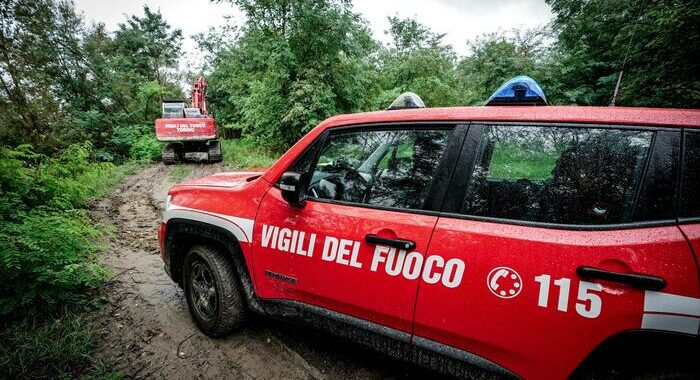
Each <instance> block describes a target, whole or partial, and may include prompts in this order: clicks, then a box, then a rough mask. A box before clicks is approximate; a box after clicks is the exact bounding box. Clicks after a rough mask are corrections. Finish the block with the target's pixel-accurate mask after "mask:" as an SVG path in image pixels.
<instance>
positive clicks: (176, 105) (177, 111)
mask: <svg viewBox="0 0 700 380" xmlns="http://www.w3.org/2000/svg"><path fill="white" fill-rule="evenodd" d="M184 111H185V102H184V101H182V100H167V99H165V100H163V117H162V118H163V119H178V118H183V117H185V112H184Z"/></svg>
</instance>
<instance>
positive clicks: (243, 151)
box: [221, 139, 279, 169]
mask: <svg viewBox="0 0 700 380" xmlns="http://www.w3.org/2000/svg"><path fill="white" fill-rule="evenodd" d="M221 149H222V151H223V154H224V164H226V165H227V166H230V167H232V168H234V169H260V168H267V167H269V166H270V165H272V164H273V163H274V162H275V160H277V158H278V157H279V153H276V151H274V150H271V149H269V148H266V147H264V146H261V145H260V144H259V143H257V142H256V141H255V140H253V139H237V140H222V141H221Z"/></svg>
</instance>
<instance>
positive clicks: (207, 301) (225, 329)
mask: <svg viewBox="0 0 700 380" xmlns="http://www.w3.org/2000/svg"><path fill="white" fill-rule="evenodd" d="M184 264H185V267H184V271H183V275H184V285H185V286H184V288H185V298H186V299H187V306H188V307H189V309H190V314H191V315H192V318H193V319H194V321H195V323H196V324H197V327H199V329H200V330H202V332H204V333H205V334H207V335H208V336H211V337H219V336H223V335H226V334H228V333H230V332H231V331H232V330H233V329H235V328H236V327H238V326H240V325H241V324H242V323H243V322H244V320H245V317H246V311H247V310H246V305H245V302H244V300H243V293H242V292H241V286H240V282H239V281H238V279H237V274H236V270H235V268H234V267H233V264H232V262H231V260H229V259H228V258H227V257H226V256H225V255H224V254H223V253H222V252H220V251H218V250H216V249H214V248H212V247H209V246H205V245H197V246H194V247H192V248H191V249H190V251H189V252H188V253H187V256H186V257H185V263H184Z"/></svg>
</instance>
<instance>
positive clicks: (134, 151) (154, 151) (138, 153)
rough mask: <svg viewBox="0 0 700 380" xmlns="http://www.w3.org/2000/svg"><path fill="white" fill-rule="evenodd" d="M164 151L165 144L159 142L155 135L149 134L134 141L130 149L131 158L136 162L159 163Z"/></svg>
mask: <svg viewBox="0 0 700 380" xmlns="http://www.w3.org/2000/svg"><path fill="white" fill-rule="evenodd" d="M162 149H163V143H161V142H160V141H158V140H157V139H156V136H155V135H154V134H152V133H149V134H145V135H143V136H141V137H139V138H138V139H137V140H136V141H134V143H133V145H131V149H129V156H130V157H131V158H132V159H135V160H145V161H158V160H160V152H161V150H162Z"/></svg>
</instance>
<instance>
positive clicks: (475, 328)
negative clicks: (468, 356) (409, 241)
mask: <svg viewBox="0 0 700 380" xmlns="http://www.w3.org/2000/svg"><path fill="white" fill-rule="evenodd" d="M655 134H656V135H657V136H656V139H655ZM662 134H663V135H662ZM471 137H474V139H473V141H478V143H476V144H475V146H473V147H471V148H469V149H468V148H466V147H465V151H463V157H468V158H467V159H465V160H463V161H460V163H459V165H458V167H457V169H456V174H455V176H458V175H460V174H461V175H464V176H466V177H469V178H470V180H469V183H468V185H466V186H464V187H463V188H461V189H459V186H457V187H453V188H451V189H453V190H454V191H455V193H454V194H455V195H456V194H457V193H460V194H461V195H460V196H455V197H452V198H449V199H448V200H447V201H446V206H445V207H446V209H445V211H446V213H445V214H444V216H441V217H440V219H439V221H438V223H437V225H436V228H435V231H434V233H433V237H432V239H431V243H430V247H429V252H430V253H432V254H441V255H444V256H445V257H455V258H459V259H461V260H463V261H464V262H465V264H466V269H465V272H464V276H463V281H462V283H461V285H460V286H459V287H456V288H453V289H450V288H445V287H429V286H421V287H420V291H419V294H418V301H417V306H416V317H415V330H414V333H415V337H414V343H416V344H419V345H420V344H426V342H429V341H439V342H443V343H446V344H448V345H450V346H453V347H457V348H460V349H463V350H465V351H469V352H471V353H475V354H477V355H479V356H481V357H483V358H486V359H488V360H490V361H492V362H495V363H496V364H499V365H501V366H505V367H507V368H508V369H510V370H511V371H513V372H515V373H517V374H518V375H520V376H523V377H525V378H540V379H544V378H565V377H566V376H568V375H569V374H570V373H571V371H572V370H573V369H574V368H575V367H576V366H577V365H578V364H579V363H580V362H581V361H582V360H583V358H584V357H585V356H586V355H587V354H588V353H589V352H590V351H591V350H593V349H594V348H595V347H596V346H597V345H598V344H600V343H601V342H602V341H603V340H604V339H606V338H607V337H609V336H611V335H614V334H616V333H617V332H621V331H626V330H634V329H640V328H648V329H666V330H668V329H670V330H674V329H675V332H684V333H693V330H695V331H696V332H695V333H697V320H694V321H690V320H687V319H683V318H678V317H677V316H676V315H674V314H673V312H674V310H675V311H676V312H677V311H678V310H677V307H678V305H694V304H697V298H696V297H697V295H698V287H697V271H696V267H695V263H694V260H693V256H692V254H691V253H690V251H689V249H688V245H687V243H686V242H685V239H684V237H683V235H682V234H681V233H680V231H679V229H678V227H677V226H676V225H675V223H674V220H673V209H674V208H673V204H674V202H673V194H674V192H673V191H672V188H673V186H674V185H673V181H674V180H673V178H675V173H676V172H677V170H676V168H674V167H673V166H666V167H660V166H659V165H664V164H665V165H672V163H673V162H674V158H673V152H660V151H656V148H654V149H652V145H653V144H652V142H653V141H657V145H655V147H657V146H658V147H660V148H659V149H669V147H673V146H676V147H677V142H678V140H677V135H675V136H674V135H673V134H672V133H670V132H657V131H654V130H649V129H643V128H639V129H634V128H631V129H616V128H601V127H598V128H594V127H583V126H576V127H566V126H561V127H557V126H551V125H547V126H528V125H513V124H507V125H479V124H472V126H471V127H470V133H469V136H468V137H467V141H472V140H470V138H471ZM661 140H665V141H663V142H662V141H661ZM465 154H466V156H465ZM676 154H677V152H676ZM676 157H677V155H676ZM647 168H648V169H647ZM645 173H646V175H645ZM666 174H670V177H669V178H665V177H664V176H665V175H666ZM668 181H671V183H670V184H669V183H668ZM655 183H656V184H657V185H658V186H667V184H668V186H670V187H671V190H669V191H666V192H665V193H666V194H670V197H669V198H668V199H661V198H659V199H655V200H651V199H649V198H650V197H652V196H657V195H658V194H657V193H662V192H661V191H657V190H660V189H658V188H657V189H655V190H653V191H652V189H651V186H655ZM647 185H648V186H647ZM640 189H642V190H640ZM644 189H646V190H644ZM660 203H665V204H666V205H665V206H663V205H660ZM635 208H636V209H635ZM657 211H658V212H657ZM638 216H639V217H638ZM654 216H658V217H659V219H661V220H653V219H654ZM639 218H641V219H645V221H644V223H634V222H635V221H636V220H638V219H639ZM650 219H651V220H650ZM649 223H652V224H658V225H659V226H649V227H647V226H646V225H647V224H649ZM693 297H695V298H693Z"/></svg>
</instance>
